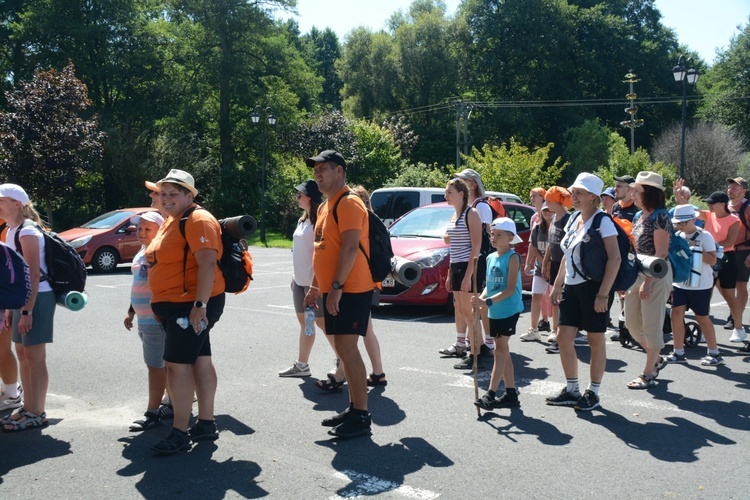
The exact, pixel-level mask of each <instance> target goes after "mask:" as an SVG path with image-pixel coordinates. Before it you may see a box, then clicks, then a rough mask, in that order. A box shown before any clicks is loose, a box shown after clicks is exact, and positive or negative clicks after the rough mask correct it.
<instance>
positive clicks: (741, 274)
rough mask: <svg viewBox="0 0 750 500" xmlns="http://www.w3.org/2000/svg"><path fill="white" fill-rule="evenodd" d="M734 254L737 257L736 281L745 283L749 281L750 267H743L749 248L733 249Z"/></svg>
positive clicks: (749, 252)
mask: <svg viewBox="0 0 750 500" xmlns="http://www.w3.org/2000/svg"><path fill="white" fill-rule="evenodd" d="M734 255H735V256H736V257H737V259H736V261H737V282H738V283H747V282H748V281H750V267H745V260H746V259H747V256H748V255H750V250H735V251H734Z"/></svg>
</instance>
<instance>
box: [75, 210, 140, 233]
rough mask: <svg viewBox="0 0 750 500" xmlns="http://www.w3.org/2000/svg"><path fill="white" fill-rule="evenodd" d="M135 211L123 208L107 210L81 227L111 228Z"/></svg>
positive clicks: (132, 214)
mask: <svg viewBox="0 0 750 500" xmlns="http://www.w3.org/2000/svg"><path fill="white" fill-rule="evenodd" d="M135 214H136V212H126V211H124V210H114V211H112V212H107V213H106V214H104V215H100V216H99V217H97V218H96V219H92V220H90V221H88V222H87V223H85V224H83V225H82V226H81V227H82V228H85V229H111V228H113V227H115V226H116V225H118V224H121V223H122V221H124V220H125V219H126V218H127V219H129V218H130V217H132V216H134V215H135Z"/></svg>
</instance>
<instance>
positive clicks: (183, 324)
mask: <svg viewBox="0 0 750 500" xmlns="http://www.w3.org/2000/svg"><path fill="white" fill-rule="evenodd" d="M177 326H179V327H180V328H182V329H183V330H187V329H188V327H189V326H191V325H190V320H189V319H188V318H186V317H184V316H183V317H182V318H177ZM206 326H208V325H206V320H203V319H202V320H201V327H200V330H198V332H196V335H200V334H201V332H203V330H205V329H206Z"/></svg>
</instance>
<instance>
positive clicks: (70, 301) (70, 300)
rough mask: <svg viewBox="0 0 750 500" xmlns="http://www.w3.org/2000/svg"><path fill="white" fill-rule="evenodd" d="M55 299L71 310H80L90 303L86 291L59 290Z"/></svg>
mask: <svg viewBox="0 0 750 500" xmlns="http://www.w3.org/2000/svg"><path fill="white" fill-rule="evenodd" d="M55 299H56V300H57V303H58V304H60V305H61V306H63V307H64V308H65V309H70V310H71V311H80V310H81V309H83V308H84V307H86V304H88V303H89V296H88V295H87V294H86V292H58V293H56V294H55Z"/></svg>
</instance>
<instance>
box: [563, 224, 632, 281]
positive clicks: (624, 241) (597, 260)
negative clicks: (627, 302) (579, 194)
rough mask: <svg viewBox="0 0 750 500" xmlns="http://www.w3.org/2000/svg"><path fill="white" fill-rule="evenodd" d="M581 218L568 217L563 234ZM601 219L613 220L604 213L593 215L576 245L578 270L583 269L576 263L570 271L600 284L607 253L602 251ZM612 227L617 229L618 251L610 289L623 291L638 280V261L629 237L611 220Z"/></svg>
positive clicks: (603, 249)
mask: <svg viewBox="0 0 750 500" xmlns="http://www.w3.org/2000/svg"><path fill="white" fill-rule="evenodd" d="M580 215H581V213H580V212H575V213H574V214H573V215H572V216H571V217H570V220H569V221H568V224H567V226H566V228H565V232H566V233H567V232H569V230H570V228H572V227H573V224H574V223H575V221H576V219H577V218H578V217H579V216H580ZM604 217H609V219H610V220H612V217H610V216H609V214H606V213H604V212H598V213H597V214H595V215H594V220H593V221H591V226H590V227H589V229H588V231H587V232H586V237H584V241H582V242H581V243H579V244H578V248H579V251H580V256H581V267H582V268H583V269H578V266H576V264H575V260H573V262H572V264H573V270H574V271H575V272H576V273H578V274H580V275H581V276H583V277H584V278H586V279H590V280H594V281H601V280H602V278H604V269H605V267H606V266H607V250H606V248H604V240H603V239H602V237H601V234H600V233H599V227H600V226H601V223H602V218H604ZM612 224H614V226H615V229H616V230H617V247H618V249H619V250H620V268H619V269H618V270H617V276H616V277H615V281H614V283H613V284H612V290H614V291H615V292H624V291H626V290H627V289H628V288H630V287H631V286H633V283H635V280H636V279H638V259H637V257H636V253H635V248H633V243H632V242H631V241H630V238H629V237H628V234H627V233H626V232H625V230H624V229H623V228H622V227H620V225H619V224H617V223H616V222H615V221H614V220H612Z"/></svg>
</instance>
